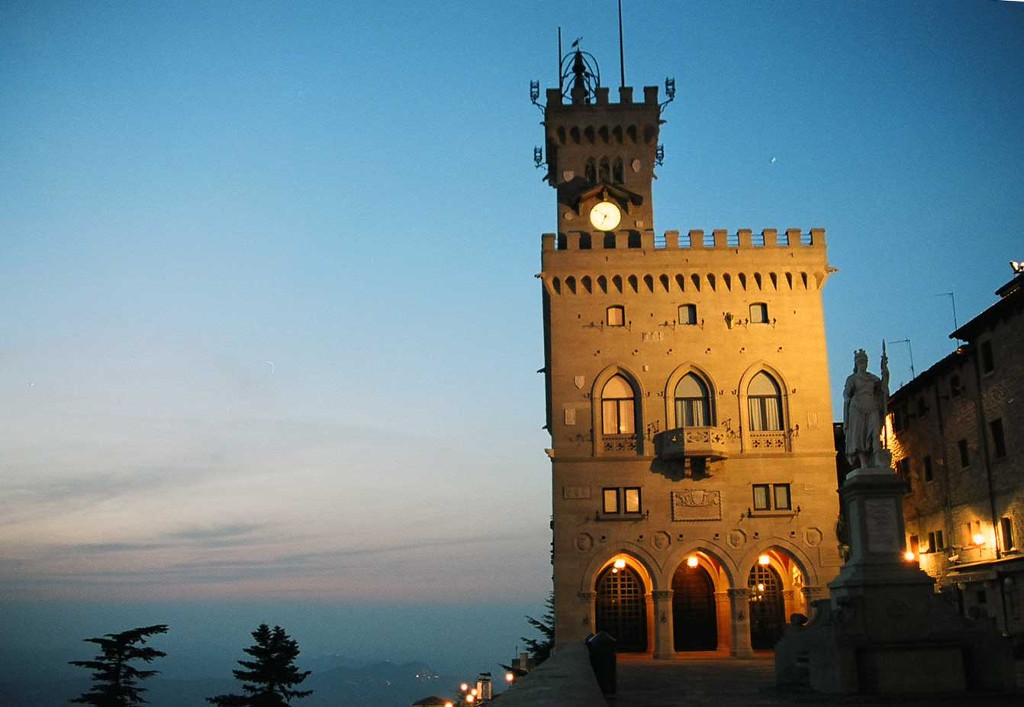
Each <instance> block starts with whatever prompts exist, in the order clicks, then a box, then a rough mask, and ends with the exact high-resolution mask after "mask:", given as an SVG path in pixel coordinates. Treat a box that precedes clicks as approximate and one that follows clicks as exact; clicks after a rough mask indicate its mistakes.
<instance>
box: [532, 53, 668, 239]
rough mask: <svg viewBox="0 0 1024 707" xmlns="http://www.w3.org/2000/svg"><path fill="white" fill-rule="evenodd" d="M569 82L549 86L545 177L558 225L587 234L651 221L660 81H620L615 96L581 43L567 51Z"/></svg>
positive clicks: (642, 226)
mask: <svg viewBox="0 0 1024 707" xmlns="http://www.w3.org/2000/svg"><path fill="white" fill-rule="evenodd" d="M563 64H568V65H569V69H568V70H567V71H566V72H565V74H566V75H567V76H566V78H568V79H569V85H570V87H569V89H568V91H566V92H565V93H563V91H562V90H561V89H557V88H552V89H548V92H547V106H546V107H545V109H544V129H545V137H546V140H545V142H546V146H547V167H548V173H547V181H548V183H549V184H551V186H553V187H555V189H556V190H557V192H558V225H559V229H558V230H559V231H561V232H565V233H569V232H575V233H579V234H581V235H584V236H587V235H589V234H591V233H592V232H597V233H613V232H614V231H616V230H619V229H626V230H631V231H644V230H651V229H652V228H653V217H654V212H653V209H652V206H651V181H652V180H653V179H654V165H655V160H656V158H657V154H658V149H657V146H658V127H659V125H660V123H661V106H659V105H658V89H657V87H653V86H652V87H647V88H645V89H644V96H643V102H641V103H634V102H633V89H632V88H631V87H626V86H624V87H621V88H620V89H619V95H618V102H617V103H612V102H611V100H610V90H609V88H608V87H607V86H601V85H599V84H598V83H597V77H598V76H599V74H598V72H597V67H596V62H594V61H593V59H592V58H590V57H589V55H588V54H586V53H585V52H583V51H581V50H579V49H577V50H576V51H575V52H573V53H572V54H570V55H568V56H567V57H566V60H565V61H564V62H563Z"/></svg>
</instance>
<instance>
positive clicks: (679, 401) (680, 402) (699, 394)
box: [676, 373, 715, 427]
mask: <svg viewBox="0 0 1024 707" xmlns="http://www.w3.org/2000/svg"><path fill="white" fill-rule="evenodd" d="M714 425H715V421H714V419H713V416H712V410H711V393H710V391H709V390H708V385H707V383H705V382H704V381H703V380H701V378H700V377H699V376H697V375H696V374H694V373H687V374H686V375H685V376H683V377H682V379H681V380H680V381H679V383H678V384H677V385H676V427H714Z"/></svg>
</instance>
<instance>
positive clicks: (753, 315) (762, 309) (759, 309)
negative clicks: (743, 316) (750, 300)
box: [750, 302, 768, 324]
mask: <svg viewBox="0 0 1024 707" xmlns="http://www.w3.org/2000/svg"><path fill="white" fill-rule="evenodd" d="M750 323H751V324H767V323H768V305H767V304H765V303H764V302H755V303H754V304H752V305H750Z"/></svg>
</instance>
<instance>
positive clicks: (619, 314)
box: [605, 305, 626, 326]
mask: <svg viewBox="0 0 1024 707" xmlns="http://www.w3.org/2000/svg"><path fill="white" fill-rule="evenodd" d="M605 313H606V316H607V321H608V326H625V325H626V308H625V307H623V306H621V305H614V306H612V307H609V308H608V309H607V310H606V312H605Z"/></svg>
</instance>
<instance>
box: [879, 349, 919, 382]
mask: <svg viewBox="0 0 1024 707" xmlns="http://www.w3.org/2000/svg"><path fill="white" fill-rule="evenodd" d="M886 343H890V344H906V345H907V348H908V349H910V380H914V379H915V378H917V373H916V372H915V371H914V347H913V346H911V344H910V339H889V341H888V342H885V341H883V342H882V346H883V348H884V347H885V344H886Z"/></svg>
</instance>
